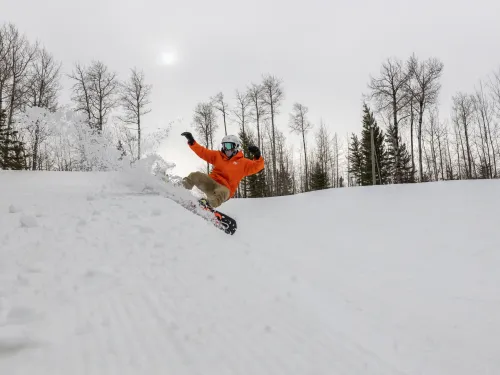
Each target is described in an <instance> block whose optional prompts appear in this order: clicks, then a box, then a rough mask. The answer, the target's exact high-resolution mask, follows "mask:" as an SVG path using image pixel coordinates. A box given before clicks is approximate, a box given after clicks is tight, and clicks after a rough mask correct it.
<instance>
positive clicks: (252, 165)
mask: <svg viewBox="0 0 500 375" xmlns="http://www.w3.org/2000/svg"><path fill="white" fill-rule="evenodd" d="M262 169H264V157H263V156H261V157H260V158H258V159H257V160H255V159H254V160H250V159H247V160H246V165H245V175H247V176H250V175H253V174H255V173H257V172H260V171H261V170H262Z"/></svg>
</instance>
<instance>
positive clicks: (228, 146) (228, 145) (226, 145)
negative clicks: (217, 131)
mask: <svg viewBox="0 0 500 375" xmlns="http://www.w3.org/2000/svg"><path fill="white" fill-rule="evenodd" d="M222 147H223V148H224V149H225V150H234V149H235V148H236V144H234V143H233V142H223V143H222Z"/></svg>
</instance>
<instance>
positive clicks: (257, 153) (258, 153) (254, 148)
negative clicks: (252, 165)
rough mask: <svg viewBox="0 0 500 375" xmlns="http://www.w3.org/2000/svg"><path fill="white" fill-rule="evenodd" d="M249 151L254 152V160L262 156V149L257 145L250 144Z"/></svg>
mask: <svg viewBox="0 0 500 375" xmlns="http://www.w3.org/2000/svg"><path fill="white" fill-rule="evenodd" d="M248 151H250V152H251V153H252V154H253V156H254V160H257V159H259V158H260V150H259V148H258V147H257V146H249V147H248Z"/></svg>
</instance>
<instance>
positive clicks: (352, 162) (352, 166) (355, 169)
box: [349, 134, 363, 185]
mask: <svg viewBox="0 0 500 375" xmlns="http://www.w3.org/2000/svg"><path fill="white" fill-rule="evenodd" d="M351 139H352V142H351V144H350V145H349V173H351V174H352V175H353V176H354V178H355V179H356V183H357V184H358V185H361V171H362V165H363V156H362V154H361V144H360V143H359V139H358V136H357V135H356V134H353V135H352V137H351Z"/></svg>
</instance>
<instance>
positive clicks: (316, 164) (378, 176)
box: [0, 24, 500, 197]
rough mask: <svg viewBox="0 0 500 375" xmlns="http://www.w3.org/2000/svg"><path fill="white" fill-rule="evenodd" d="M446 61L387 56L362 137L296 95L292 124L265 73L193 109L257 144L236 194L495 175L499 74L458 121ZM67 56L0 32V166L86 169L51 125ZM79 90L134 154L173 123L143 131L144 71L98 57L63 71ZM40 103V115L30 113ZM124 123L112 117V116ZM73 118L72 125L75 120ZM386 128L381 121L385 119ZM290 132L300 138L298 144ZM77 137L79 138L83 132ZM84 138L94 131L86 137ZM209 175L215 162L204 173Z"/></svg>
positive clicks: (85, 107)
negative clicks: (258, 155)
mask: <svg viewBox="0 0 500 375" xmlns="http://www.w3.org/2000/svg"><path fill="white" fill-rule="evenodd" d="M443 71H444V65H443V63H442V62H441V61H440V60H439V59H437V58H429V59H427V60H421V59H419V58H418V57H416V56H415V55H413V56H410V57H409V58H408V59H406V60H404V61H403V60H400V59H397V58H390V59H387V60H386V61H384V62H383V63H382V64H381V67H380V70H379V72H378V74H377V75H376V76H375V77H372V76H370V77H369V79H368V82H367V92H366V93H364V94H363V96H364V104H363V106H362V107H361V108H360V110H361V111H360V120H359V124H360V132H359V133H351V134H345V135H340V134H338V133H336V132H333V133H332V132H331V130H329V129H331V127H330V126H327V124H325V123H324V122H323V121H318V122H314V121H312V120H311V119H310V115H309V107H308V106H307V105H306V104H305V103H300V102H296V101H295V102H293V105H292V109H291V111H290V113H287V114H286V115H287V117H288V120H287V121H282V120H281V119H280V118H279V115H280V114H281V113H282V111H283V104H284V103H285V100H286V98H285V86H284V82H283V80H282V79H280V78H279V77H277V76H275V75H271V74H265V75H262V77H261V79H260V81H258V82H250V83H249V84H247V85H246V87H245V88H244V89H242V90H235V91H234V92H233V93H232V94H231V95H227V93H223V92H218V93H216V94H215V95H213V96H211V97H209V98H207V100H206V101H203V102H200V103H197V104H195V105H194V106H193V116H192V126H193V127H194V129H195V132H196V133H197V139H198V140H199V142H200V143H202V144H203V145H205V146H207V147H210V148H218V147H219V145H218V144H217V143H218V140H215V139H214V138H215V137H216V134H217V131H219V129H221V130H222V131H223V132H224V134H228V133H237V134H238V135H239V137H240V138H241V140H242V142H243V150H244V153H245V155H246V156H247V157H250V155H249V153H248V146H249V145H252V144H255V145H257V146H258V147H259V148H260V149H261V151H262V154H263V156H264V157H265V158H266V160H267V163H266V167H265V169H264V170H263V171H262V172H260V173H258V174H256V175H254V176H251V177H249V178H246V179H244V180H243V181H242V183H241V185H240V188H239V189H238V196H240V197H265V196H278V195H289V194H296V193H301V192H307V191H311V190H320V189H326V188H339V187H346V186H362V185H371V184H393V183H416V182H427V181H437V180H457V179H479V178H497V177H498V174H499V167H500V166H499V165H498V164H499V158H500V147H499V146H500V144H499V137H500V131H499V120H500V69H499V70H498V71H496V72H492V73H491V74H490V75H489V76H488V77H487V78H486V79H484V80H480V81H479V82H478V83H477V85H476V87H475V90H474V92H471V93H466V92H457V93H456V94H455V95H454V96H453V97H452V102H453V106H452V108H451V112H452V115H451V117H450V118H444V119H443V118H442V117H441V116H440V114H439V110H438V103H439V96H440V91H441V82H440V81H441V77H442V74H443ZM63 75H64V73H63V72H62V63H61V62H59V61H57V60H56V58H55V57H54V56H53V55H52V54H51V53H50V52H49V51H47V50H46V49H45V48H44V47H43V46H42V45H41V44H40V43H39V42H34V43H32V42H30V41H29V40H28V39H27V38H26V37H25V36H24V35H22V34H21V33H20V32H19V30H18V29H17V28H16V27H15V26H14V25H13V24H4V25H3V26H1V27H0V168H1V169H31V170H82V169H83V170H85V168H89V165H90V164H89V163H88V161H85V160H82V156H81V155H82V153H83V151H82V147H79V148H78V147H77V146H75V142H73V141H70V140H68V139H63V138H62V137H63V136H62V135H61V133H57V132H54V127H50V126H48V125H47V124H48V123H49V121H46V118H47V113H57V112H58V111H61V110H65V109H68V108H65V107H64V106H61V105H60V104H59V102H58V98H59V95H60V92H61V90H62V88H61V84H60V81H61V77H62V76H63ZM65 75H66V76H67V77H68V78H69V80H70V82H71V84H72V86H71V105H70V106H69V108H70V109H71V111H74V112H75V113H77V114H79V115H80V116H81V117H82V118H83V122H84V124H85V126H86V129H88V130H89V131H90V132H95V133H98V134H99V133H104V132H106V131H107V132H110V131H112V133H113V136H112V137H110V142H113V144H114V147H115V148H116V149H118V151H119V153H120V154H121V157H124V156H125V155H127V156H129V157H131V159H133V160H138V159H140V158H141V157H143V156H144V155H145V154H146V150H147V149H150V148H151V147H150V145H151V144H153V143H154V142H158V141H159V140H161V139H164V138H165V137H166V136H167V134H168V130H165V131H163V132H160V133H156V134H152V135H151V134H150V135H149V136H148V135H146V136H145V135H144V134H143V130H142V124H143V119H144V116H146V115H147V114H148V113H149V112H150V111H151V90H152V85H150V84H148V83H147V82H146V79H145V76H144V73H143V72H142V71H140V70H138V69H137V68H133V69H131V70H130V75H129V76H128V77H126V78H125V79H121V78H120V77H119V76H118V74H117V73H116V72H114V71H113V70H111V69H110V68H109V67H107V66H106V65H105V64H104V63H103V62H102V61H91V62H89V63H88V64H81V63H76V64H74V66H73V67H72V69H71V72H70V73H68V74H65ZM33 109H40V110H42V109H43V111H39V112H36V114H37V115H36V116H35V117H34V118H33V116H31V117H29V116H27V113H31V114H33V113H34V112H33ZM115 112H117V113H119V115H118V116H117V119H118V122H117V123H112V124H110V123H109V118H110V115H111V114H112V113H115ZM68 121H69V120H68ZM379 124H380V125H379ZM288 134H296V135H298V136H299V139H300V143H299V144H298V145H294V144H292V142H290V141H289V140H288V139H287V135H288ZM74 137H75V138H74V139H81V138H82V137H83V136H82V135H81V134H75V135H74ZM86 137H87V136H86ZM209 170H210V166H208V165H207V167H206V171H209Z"/></svg>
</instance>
